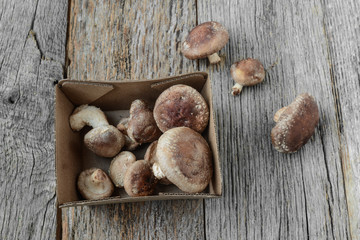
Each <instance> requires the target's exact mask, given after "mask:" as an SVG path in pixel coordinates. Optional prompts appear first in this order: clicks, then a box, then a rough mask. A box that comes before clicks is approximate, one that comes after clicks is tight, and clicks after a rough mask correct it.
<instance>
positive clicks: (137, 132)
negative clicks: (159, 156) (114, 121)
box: [127, 99, 161, 143]
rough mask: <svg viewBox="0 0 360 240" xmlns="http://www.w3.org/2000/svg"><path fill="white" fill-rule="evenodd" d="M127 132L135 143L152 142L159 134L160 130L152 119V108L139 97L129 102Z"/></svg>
mask: <svg viewBox="0 0 360 240" xmlns="http://www.w3.org/2000/svg"><path fill="white" fill-rule="evenodd" d="M127 134H128V136H129V137H130V138H131V139H133V140H134V141H135V142H137V143H148V142H152V141H155V140H157V139H158V138H159V137H160V135H161V131H160V130H159V128H158V127H157V125H156V122H155V120H154V116H153V112H152V110H151V109H150V108H149V107H148V105H147V104H146V103H145V101H143V100H141V99H137V100H135V101H133V102H132V103H131V107H130V118H129V122H128V123H127Z"/></svg>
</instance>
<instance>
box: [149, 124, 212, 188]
mask: <svg viewBox="0 0 360 240" xmlns="http://www.w3.org/2000/svg"><path fill="white" fill-rule="evenodd" d="M156 156H157V159H158V163H159V166H160V169H161V171H162V172H163V173H164V174H165V176H166V177H167V178H168V179H169V181H170V182H172V183H173V184H175V185H176V186H177V187H178V188H180V189H181V190H182V191H184V192H188V193H198V192H201V191H203V190H204V189H205V188H206V186H207V185H208V184H209V182H210V180H211V177H212V174H213V167H212V153H211V150H210V148H209V145H208V143H207V142H206V140H205V139H204V138H203V137H202V136H201V135H200V134H199V133H198V132H195V131H194V130H192V129H190V128H187V127H178V128H173V129H170V130H168V131H166V132H165V133H164V134H163V135H162V136H161V137H160V138H159V141H158V146H157V151H156Z"/></svg>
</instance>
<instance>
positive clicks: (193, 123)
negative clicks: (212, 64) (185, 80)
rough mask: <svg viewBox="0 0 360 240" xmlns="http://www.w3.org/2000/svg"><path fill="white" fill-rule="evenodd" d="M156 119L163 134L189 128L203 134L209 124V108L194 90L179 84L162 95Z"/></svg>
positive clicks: (158, 101) (157, 103)
mask: <svg viewBox="0 0 360 240" xmlns="http://www.w3.org/2000/svg"><path fill="white" fill-rule="evenodd" d="M154 118H155V121H156V124H157V126H158V127H159V129H160V130H161V131H162V132H165V131H167V130H168V129H171V128H174V127H189V128H192V129H193V130H195V131H197V132H200V133H201V132H203V131H204V130H205V128H206V126H207V125H208V122H209V107H208V105H207V103H206V101H205V99H204V98H203V97H202V96H201V94H200V93H199V92H198V91H196V90H195V89H194V88H192V87H190V86H187V85H182V84H178V85H174V86H172V87H170V88H168V89H166V90H165V91H164V92H162V93H161V94H160V96H159V97H158V99H157V100H156V103H155V108H154Z"/></svg>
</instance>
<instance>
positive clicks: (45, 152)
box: [0, 0, 67, 239]
mask: <svg viewBox="0 0 360 240" xmlns="http://www.w3.org/2000/svg"><path fill="white" fill-rule="evenodd" d="M0 9H1V10H0V19H1V24H0V96H1V98H2V100H1V102H0V136H1V138H0V159H1V165H0V192H1V193H2V197H1V200H0V238H1V239H54V238H55V237H56V196H55V169H54V166H55V159H54V143H53V139H54V133H53V132H54V131H53V129H54V119H53V116H54V112H53V111H54V107H53V106H54V101H53V92H54V91H53V87H54V82H55V81H56V80H59V79H61V78H63V63H64V60H65V58H64V56H65V55H64V51H65V38H66V36H65V31H66V12H67V3H66V1H56V2H51V1H42V0H39V1H7V0H5V1H1V3H0ZM49 9H51V13H52V14H51V15H47V13H48V11H49ZM44 19H46V20H47V21H44ZM52 25H57V27H56V28H54V27H53V26H52ZM60 30H61V31H60ZM50 39H51V40H52V41H50ZM45 42H46V43H45Z"/></svg>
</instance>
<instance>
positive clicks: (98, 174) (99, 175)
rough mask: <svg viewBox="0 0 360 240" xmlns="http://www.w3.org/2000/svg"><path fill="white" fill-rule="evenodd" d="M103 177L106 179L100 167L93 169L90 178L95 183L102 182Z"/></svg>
mask: <svg viewBox="0 0 360 240" xmlns="http://www.w3.org/2000/svg"><path fill="white" fill-rule="evenodd" d="M105 179H106V176H105V175H104V172H103V171H102V170H100V169H97V170H95V171H94V172H93V173H92V174H91V180H92V182H93V183H95V184H99V183H102V182H104V180H105Z"/></svg>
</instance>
